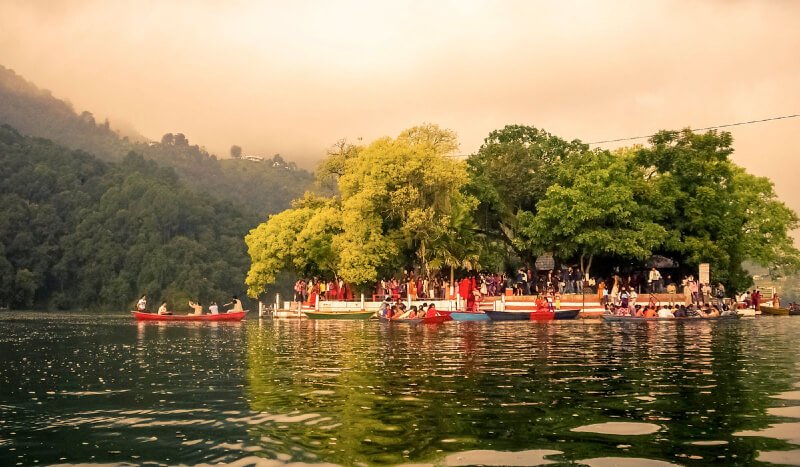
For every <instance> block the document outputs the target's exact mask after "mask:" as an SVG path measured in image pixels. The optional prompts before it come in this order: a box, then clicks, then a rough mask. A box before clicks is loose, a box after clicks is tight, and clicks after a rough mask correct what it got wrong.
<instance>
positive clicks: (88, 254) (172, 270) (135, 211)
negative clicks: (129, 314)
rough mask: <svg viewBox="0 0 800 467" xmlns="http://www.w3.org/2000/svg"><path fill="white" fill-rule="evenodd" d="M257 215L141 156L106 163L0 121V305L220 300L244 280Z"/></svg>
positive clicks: (77, 305)
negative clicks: (212, 195)
mask: <svg viewBox="0 0 800 467" xmlns="http://www.w3.org/2000/svg"><path fill="white" fill-rule="evenodd" d="M257 221H258V217H257V216H256V215H255V214H254V213H250V214H247V213H244V212H242V210H240V209H238V208H237V207H235V205H234V204H233V203H230V202H227V201H218V200H216V199H214V198H210V197H208V196H204V195H202V194H198V193H197V192H195V191H193V190H190V189H188V188H186V187H185V186H184V185H183V184H182V183H181V182H180V180H179V177H178V176H177V175H176V173H175V171H174V170H173V169H171V168H163V167H159V165H158V164H156V163H155V162H152V161H148V160H145V159H144V158H143V157H142V156H141V155H137V154H135V153H130V154H128V155H127V156H126V157H125V158H123V160H122V161H120V162H118V163H111V162H105V161H101V160H99V159H97V158H96V157H94V156H92V155H90V154H88V153H85V152H82V151H75V150H70V149H67V148H64V147H62V146H59V145H57V144H55V143H53V142H51V141H48V140H44V139H38V138H31V137H25V136H22V135H21V134H19V133H18V132H17V131H16V130H14V129H13V128H11V127H9V126H6V125H3V126H2V127H0V306H10V307H12V308H29V307H35V308H50V309H73V308H93V309H98V308H107V307H108V308H112V309H125V308H127V307H130V306H132V303H131V302H132V301H134V300H135V298H136V297H137V296H138V295H139V294H142V293H147V294H148V295H150V297H151V303H153V302H154V301H155V300H161V299H165V300H169V301H170V304H175V305H177V307H178V308H183V307H184V306H183V305H185V303H186V301H187V300H188V299H189V298H193V299H196V300H200V301H201V303H204V304H206V303H208V301H210V300H223V299H225V298H227V297H228V296H229V295H231V294H235V293H241V291H242V287H243V285H242V284H243V282H244V275H245V272H246V270H247V267H248V263H249V261H248V258H247V253H246V249H245V244H244V242H243V240H242V237H243V236H244V235H245V234H246V233H247V231H248V230H249V229H250V228H251V227H252V226H253V225H255V223H257Z"/></svg>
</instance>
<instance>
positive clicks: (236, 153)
mask: <svg viewBox="0 0 800 467" xmlns="http://www.w3.org/2000/svg"><path fill="white" fill-rule="evenodd" d="M231 157H232V158H234V159H241V158H242V147H241V146H237V145H235V144H234V145H233V146H231Z"/></svg>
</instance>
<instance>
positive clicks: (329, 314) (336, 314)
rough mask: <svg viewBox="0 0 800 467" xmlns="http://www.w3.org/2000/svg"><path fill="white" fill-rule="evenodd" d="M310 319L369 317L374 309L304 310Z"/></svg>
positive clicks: (372, 314)
mask: <svg viewBox="0 0 800 467" xmlns="http://www.w3.org/2000/svg"><path fill="white" fill-rule="evenodd" d="M303 313H305V315H306V316H308V317H309V318H310V319H369V318H371V317H372V316H374V315H375V312H374V311H304V312H303Z"/></svg>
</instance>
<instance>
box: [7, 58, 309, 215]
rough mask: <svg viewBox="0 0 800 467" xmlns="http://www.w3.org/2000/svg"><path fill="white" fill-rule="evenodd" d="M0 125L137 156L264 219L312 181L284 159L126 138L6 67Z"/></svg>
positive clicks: (113, 154)
mask: <svg viewBox="0 0 800 467" xmlns="http://www.w3.org/2000/svg"><path fill="white" fill-rule="evenodd" d="M0 124H7V125H10V126H11V127H13V128H15V129H16V130H18V131H19V132H20V133H22V134H24V135H30V136H37V137H42V138H47V139H50V140H53V141H55V142H57V143H59V144H61V145H63V146H66V147H68V148H70V149H81V150H83V151H86V152H88V153H90V154H92V155H94V156H96V157H97V158H98V159H101V160H104V161H110V162H118V161H121V160H123V158H125V157H126V155H127V154H128V153H130V152H135V153H137V154H140V155H142V156H143V157H144V158H145V159H149V160H153V161H156V162H157V163H158V164H159V165H161V166H165V167H171V168H173V169H174V170H175V172H176V173H177V174H178V176H179V177H180V179H181V181H182V182H183V183H184V184H185V185H186V186H188V187H190V188H192V189H194V190H196V191H198V192H201V193H207V194H209V195H211V196H214V197H216V198H219V199H222V200H229V201H233V202H235V203H236V204H239V205H241V206H242V207H243V208H244V209H245V210H247V211H251V212H253V213H256V214H257V215H259V216H260V217H262V218H263V217H266V216H267V215H269V214H273V213H276V212H280V211H282V210H284V209H286V208H287V207H289V203H290V202H291V200H292V199H295V198H297V197H299V196H301V195H302V194H303V192H304V191H305V190H306V189H307V188H309V187H310V186H311V184H312V182H313V176H312V174H311V173H310V172H308V171H306V170H302V169H299V168H298V167H297V165H296V164H295V163H293V162H291V161H285V160H284V159H283V158H282V157H280V156H274V157H271V158H264V159H262V160H248V159H242V158H239V159H234V158H224V159H223V158H218V157H216V156H215V155H213V154H210V153H209V152H208V151H206V150H205V148H203V147H202V146H200V145H198V144H191V142H190V141H189V140H188V139H187V138H186V136H185V135H183V134H182V133H165V134H164V137H162V139H161V141H147V140H146V138H144V137H142V136H141V135H138V134H137V133H136V132H135V131H133V130H131V129H130V128H129V127H128V126H127V125H126V126H125V131H124V132H125V135H127V136H125V135H123V134H121V132H120V131H119V130H117V129H115V128H114V126H113V124H112V123H111V122H109V121H108V120H107V119H104V120H103V121H102V122H98V121H96V120H95V117H94V115H93V114H92V113H91V112H89V111H81V112H78V111H76V110H75V109H74V108H73V107H72V105H70V104H69V103H68V102H66V101H64V100H61V99H58V98H56V97H54V96H53V95H52V94H51V93H50V92H49V91H47V90H43V89H40V88H39V87H37V86H36V85H35V84H33V83H31V82H29V81H27V80H25V79H24V78H23V77H21V76H19V75H17V74H16V73H15V72H14V71H13V70H10V69H7V68H5V67H3V66H0ZM254 159H255V158H254Z"/></svg>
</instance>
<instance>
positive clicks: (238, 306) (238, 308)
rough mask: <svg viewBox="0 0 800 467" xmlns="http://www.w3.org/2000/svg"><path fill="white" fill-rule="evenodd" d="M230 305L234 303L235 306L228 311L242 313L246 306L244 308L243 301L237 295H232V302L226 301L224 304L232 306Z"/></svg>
mask: <svg viewBox="0 0 800 467" xmlns="http://www.w3.org/2000/svg"><path fill="white" fill-rule="evenodd" d="M230 305H233V307H231V309H230V310H228V313H241V312H242V311H244V308H242V301H241V300H239V298H238V297H237V296H236V295H234V296H233V297H231V301H230V303H226V304H225V305H223V306H230Z"/></svg>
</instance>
